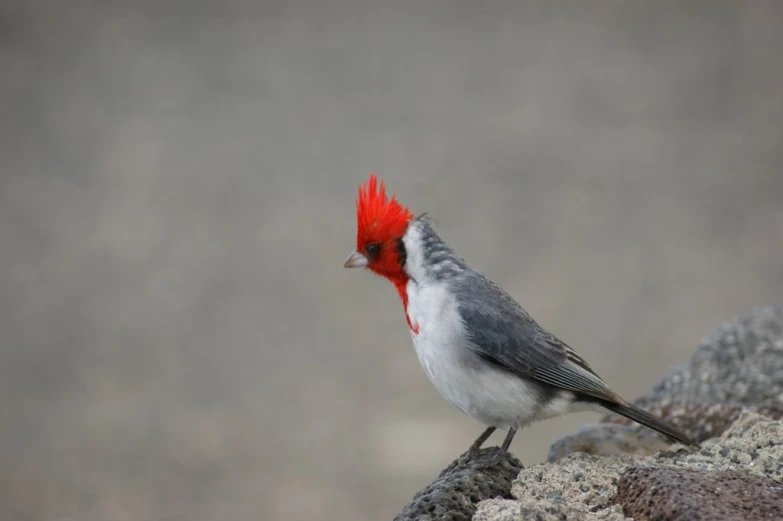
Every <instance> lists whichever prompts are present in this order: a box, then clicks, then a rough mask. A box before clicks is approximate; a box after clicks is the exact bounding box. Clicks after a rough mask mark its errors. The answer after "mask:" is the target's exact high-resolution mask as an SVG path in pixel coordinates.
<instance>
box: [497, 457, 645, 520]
mask: <svg viewBox="0 0 783 521" xmlns="http://www.w3.org/2000/svg"><path fill="white" fill-rule="evenodd" d="M634 461H635V460H634V459H633V458H632V457H631V456H627V455H619V456H615V457H613V458H597V457H595V456H590V455H588V454H580V453H577V454H571V455H570V456H568V457H566V458H564V459H562V460H560V461H558V462H557V463H556V464H541V465H535V466H533V467H528V468H525V469H522V471H520V473H519V477H518V478H517V479H516V480H515V481H514V484H513V485H512V487H511V493H512V495H513V496H514V497H515V498H517V500H518V504H519V506H520V509H522V510H523V511H526V512H527V515H526V516H523V518H524V519H537V517H536V516H539V517H541V518H542V519H547V517H548V516H551V515H554V516H560V517H553V518H552V519H569V520H570V519H584V520H585V521H594V520H599V519H603V520H610V521H622V520H623V519H625V516H624V515H623V513H622V509H621V508H620V507H618V506H613V505H612V498H613V497H614V495H615V490H616V488H617V482H618V480H619V477H620V473H621V472H622V471H623V470H624V469H625V468H626V467H627V466H628V465H631V464H633V463H634Z"/></svg>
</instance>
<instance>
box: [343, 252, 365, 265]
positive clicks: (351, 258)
mask: <svg viewBox="0 0 783 521" xmlns="http://www.w3.org/2000/svg"><path fill="white" fill-rule="evenodd" d="M343 266H344V267H346V268H363V267H365V266H367V257H365V256H364V255H362V254H361V253H359V252H358V251H353V252H351V254H350V255H348V258H347V259H345V264H343Z"/></svg>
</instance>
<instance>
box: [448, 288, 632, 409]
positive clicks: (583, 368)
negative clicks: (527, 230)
mask: <svg viewBox="0 0 783 521" xmlns="http://www.w3.org/2000/svg"><path fill="white" fill-rule="evenodd" d="M476 275H477V276H478V278H477V279H474V278H473V277H466V278H464V279H462V280H461V281H460V283H459V284H458V288H459V289H458V292H459V302H460V306H459V309H460V315H461V316H462V319H463V321H464V323H465V326H466V329H467V332H468V337H469V339H470V343H469V348H471V349H473V350H474V351H475V353H476V354H477V355H479V356H480V357H482V358H483V359H485V360H487V361H489V362H491V363H493V364H495V365H498V366H500V367H503V368H505V369H507V370H510V371H512V372H515V373H517V374H520V375H522V376H526V377H529V378H534V379H536V380H539V381H541V382H544V383H546V384H549V385H552V386H554V387H557V388H560V389H564V390H568V391H572V392H576V393H583V394H587V395H590V396H593V397H595V398H599V399H601V400H609V401H612V402H620V403H624V401H623V400H622V399H621V398H620V397H619V396H617V395H616V394H615V393H613V392H612V391H611V390H610V389H609V387H608V386H607V385H606V383H604V382H603V380H601V378H600V377H599V376H598V375H596V374H595V372H594V371H593V370H592V369H591V368H590V366H589V365H588V364H587V363H586V362H585V361H584V360H583V359H582V358H581V357H580V356H579V355H577V354H576V353H575V352H574V351H573V350H572V349H571V348H570V347H568V346H567V345H566V344H565V343H563V342H561V341H560V340H558V339H557V338H556V337H555V336H554V335H552V334H551V333H549V332H548V331H546V330H544V329H543V328H542V327H541V326H539V325H538V323H536V322H535V321H534V320H533V318H532V317H531V316H530V315H529V314H528V313H527V312H526V311H525V310H524V309H522V307H521V306H520V305H519V304H518V303H517V302H516V301H515V300H514V299H513V298H511V297H510V296H509V295H508V294H507V293H506V292H505V291H503V290H502V289H501V288H500V287H498V286H497V285H496V284H494V283H493V282H492V281H490V280H488V279H487V278H485V277H484V276H483V275H480V274H478V273H476Z"/></svg>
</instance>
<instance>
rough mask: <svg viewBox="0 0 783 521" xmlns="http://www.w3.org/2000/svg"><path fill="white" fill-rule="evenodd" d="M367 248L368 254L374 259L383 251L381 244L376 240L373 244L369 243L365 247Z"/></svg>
mask: <svg viewBox="0 0 783 521" xmlns="http://www.w3.org/2000/svg"><path fill="white" fill-rule="evenodd" d="M365 249H366V250H367V255H368V256H369V257H370V258H371V259H373V258H375V257H377V256H378V254H379V253H381V245H380V244H379V243H377V242H374V243H372V244H368V245H367V247H366V248H365Z"/></svg>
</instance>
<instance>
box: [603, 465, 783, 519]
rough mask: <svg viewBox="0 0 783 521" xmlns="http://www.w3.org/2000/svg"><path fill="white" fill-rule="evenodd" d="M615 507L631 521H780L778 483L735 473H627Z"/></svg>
mask: <svg viewBox="0 0 783 521" xmlns="http://www.w3.org/2000/svg"><path fill="white" fill-rule="evenodd" d="M615 503H616V504H618V505H621V506H622V508H623V511H624V512H625V514H626V515H627V516H628V517H632V518H634V519H667V520H671V521H679V520H682V521H718V520H726V521H729V520H732V521H733V520H736V521H747V520H749V519H783V483H780V482H779V481H775V480H773V479H770V478H767V477H764V476H757V475H754V474H750V473H748V472H744V471H738V470H722V471H718V472H705V471H703V470H692V469H685V468H672V467H631V468H629V469H627V470H626V471H625V472H623V475H622V477H621V478H620V482H619V484H618V485H617V497H616V498H615Z"/></svg>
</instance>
